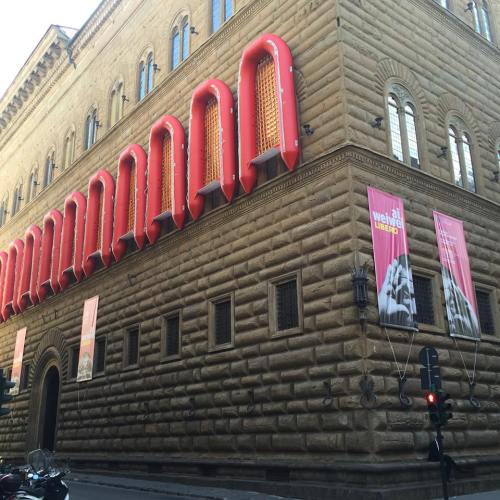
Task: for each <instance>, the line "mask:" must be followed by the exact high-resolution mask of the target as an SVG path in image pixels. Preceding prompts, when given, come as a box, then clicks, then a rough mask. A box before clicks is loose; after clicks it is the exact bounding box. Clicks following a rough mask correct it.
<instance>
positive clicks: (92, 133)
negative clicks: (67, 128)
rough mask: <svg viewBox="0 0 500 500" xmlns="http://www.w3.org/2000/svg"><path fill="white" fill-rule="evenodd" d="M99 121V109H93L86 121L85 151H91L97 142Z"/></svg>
mask: <svg viewBox="0 0 500 500" xmlns="http://www.w3.org/2000/svg"><path fill="white" fill-rule="evenodd" d="M98 127H99V121H98V120H97V109H96V108H92V109H91V110H90V111H89V113H88V114H87V118H86V119H85V140H84V146H85V150H87V149H90V148H91V147H92V145H93V144H94V143H95V141H96V140H97V128H98Z"/></svg>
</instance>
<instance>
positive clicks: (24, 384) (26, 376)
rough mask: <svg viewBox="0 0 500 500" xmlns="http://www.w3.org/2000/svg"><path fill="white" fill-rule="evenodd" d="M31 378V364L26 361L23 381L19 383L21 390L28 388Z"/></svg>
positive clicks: (22, 373)
mask: <svg viewBox="0 0 500 500" xmlns="http://www.w3.org/2000/svg"><path fill="white" fill-rule="evenodd" d="M29 378H30V364H29V363H24V364H23V368H22V370H21V382H20V383H19V390H20V391H24V390H26V389H28V383H29Z"/></svg>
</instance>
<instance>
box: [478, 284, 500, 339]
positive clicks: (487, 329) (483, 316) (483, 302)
mask: <svg viewBox="0 0 500 500" xmlns="http://www.w3.org/2000/svg"><path fill="white" fill-rule="evenodd" d="M476 301H477V309H478V312H479V322H480V324H481V331H482V332H483V333H486V334H488V335H494V334H495V323H494V321H493V311H492V309H491V300H490V294H489V293H488V292H483V291H481V290H476Z"/></svg>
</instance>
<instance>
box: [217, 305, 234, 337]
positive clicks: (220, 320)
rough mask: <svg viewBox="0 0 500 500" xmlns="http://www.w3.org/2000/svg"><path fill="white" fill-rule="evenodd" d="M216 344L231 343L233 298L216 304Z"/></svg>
mask: <svg viewBox="0 0 500 500" xmlns="http://www.w3.org/2000/svg"><path fill="white" fill-rule="evenodd" d="M214 308H215V311H214V312H215V315H214V320H215V321H214V323H215V324H214V327H215V328H214V330H215V335H214V337H215V345H223V344H230V343H231V300H225V301H223V302H217V303H216V304H214Z"/></svg>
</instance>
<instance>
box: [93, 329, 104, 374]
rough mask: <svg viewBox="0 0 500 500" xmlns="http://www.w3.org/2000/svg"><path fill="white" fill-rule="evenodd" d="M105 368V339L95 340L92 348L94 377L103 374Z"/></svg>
mask: <svg viewBox="0 0 500 500" xmlns="http://www.w3.org/2000/svg"><path fill="white" fill-rule="evenodd" d="M105 368H106V339H105V338H104V337H101V338H99V339H96V341H95V346H94V375H99V374H103V373H104V369H105Z"/></svg>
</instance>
